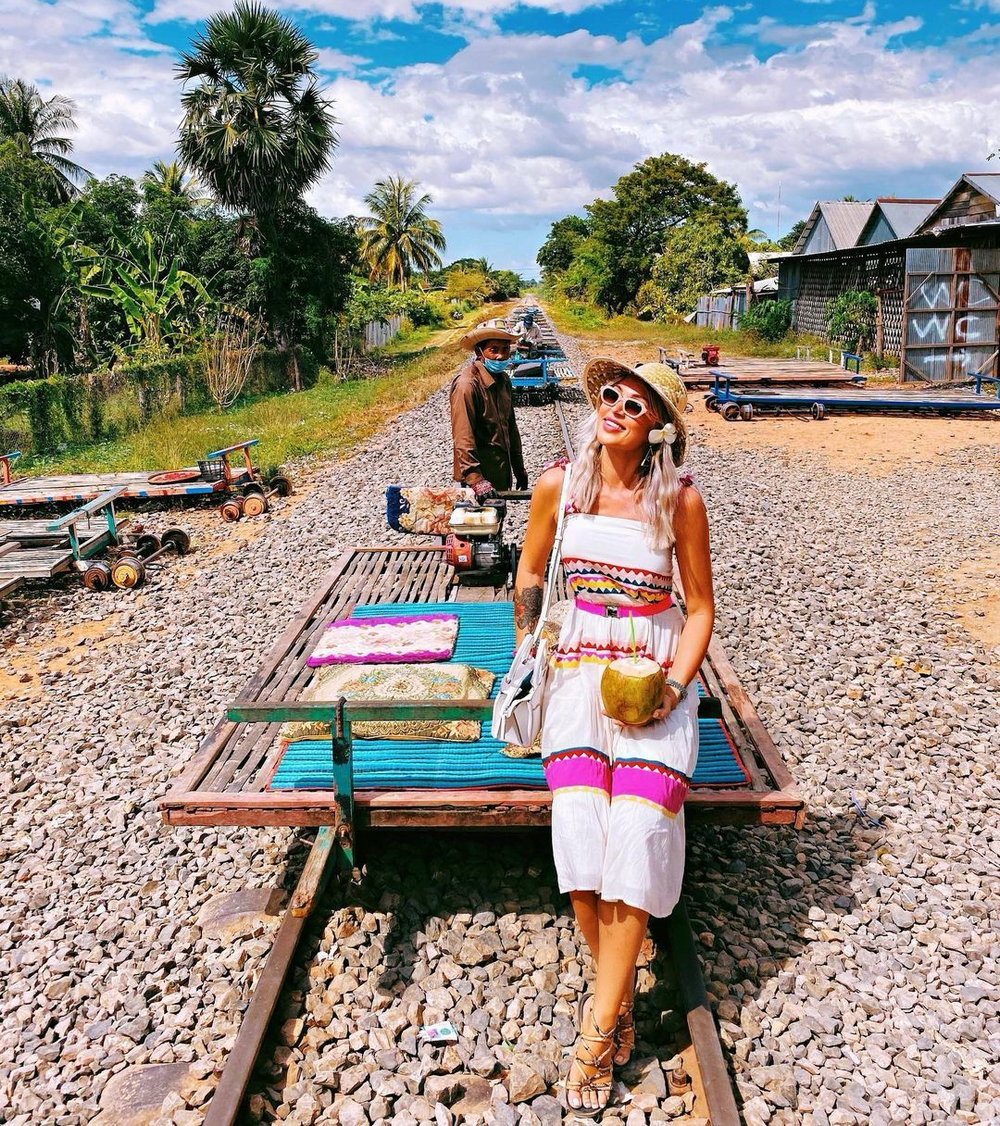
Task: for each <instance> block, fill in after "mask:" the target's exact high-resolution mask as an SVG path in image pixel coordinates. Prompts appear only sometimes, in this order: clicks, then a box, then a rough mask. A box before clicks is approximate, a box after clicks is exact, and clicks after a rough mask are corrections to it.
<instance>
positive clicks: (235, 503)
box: [219, 497, 243, 524]
mask: <svg viewBox="0 0 1000 1126" xmlns="http://www.w3.org/2000/svg"><path fill="white" fill-rule="evenodd" d="M219 515H220V516H221V517H222V519H223V520H225V522H226V523H227V524H233V523H235V522H236V521H237V520H239V518H240V517H241V516H242V515H243V500H242V498H240V497H234V498H232V499H230V500H226V501H223V502H222V504H221V505H220V506H219Z"/></svg>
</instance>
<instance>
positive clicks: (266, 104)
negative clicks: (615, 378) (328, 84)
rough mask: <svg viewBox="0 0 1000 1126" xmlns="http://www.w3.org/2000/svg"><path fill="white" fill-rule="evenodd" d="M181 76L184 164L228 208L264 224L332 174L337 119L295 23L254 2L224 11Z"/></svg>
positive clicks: (180, 68)
mask: <svg viewBox="0 0 1000 1126" xmlns="http://www.w3.org/2000/svg"><path fill="white" fill-rule="evenodd" d="M192 46H193V50H192V51H191V52H190V53H188V54H182V55H181V61H180V62H179V63H178V64H177V66H176V68H175V71H176V75H177V77H178V78H179V79H180V81H181V82H183V83H196V85H193V86H191V87H189V88H188V89H186V90H185V92H184V94H183V95H182V96H181V106H182V107H183V109H184V118H183V120H182V122H181V127H180V140H179V141H178V145H177V149H178V152H179V153H180V156H181V160H182V162H183V164H184V165H185V166H186V167H187V168H190V169H191V170H192V171H193V172H194V173H195V174H197V175H198V177H199V178H200V179H201V180H202V181H203V182H204V183H205V184H207V185H208V187H210V188H211V190H212V191H213V193H214V194H215V196H216V198H217V199H218V200H219V202H220V203H222V204H223V205H224V206H226V207H232V208H235V209H237V210H241V211H247V212H249V213H250V214H252V215H254V216H256V217H258V218H266V217H267V216H270V215H273V214H274V212H275V211H277V210H278V209H279V208H281V207H282V206H284V205H286V204H290V203H293V202H294V201H295V200H297V199H298V198H299V197H300V196H301V195H302V193H303V192H304V191H305V189H306V188H308V187H309V186H310V184H313V183H315V182H316V180H317V179H318V178H319V177H320V176H321V175H322V174H323V173H324V172H325V171H326V170H327V168H329V166H330V159H331V157H332V155H333V150H334V149H335V148H336V145H337V135H336V133H335V132H334V128H333V127H334V125H335V124H336V121H335V119H334V117H333V115H332V114H331V112H330V103H329V102H328V101H326V100H325V99H324V98H323V97H322V94H321V92H320V89H319V84H318V81H317V77H316V73H315V71H314V70H313V63H315V61H316V59H317V58H318V53H317V51H316V49H315V47H313V45H312V44H311V43H310V42H309V40H308V39H306V37H305V36H304V35H303V34H302V32H301V31H299V29H298V28H297V27H296V26H295V24H293V23H292V22H291V21H290V20H287V19H285V18H284V17H282V16H281V15H279V14H278V13H277V12H275V11H272V10H270V9H268V8H264V7H262V6H261V5H260V4H258V3H257V2H256V0H237V2H236V6H235V8H234V9H233V11H232V12H220V13H217V14H216V15H214V16H212V18H211V19H209V21H208V23H207V24H206V25H205V32H204V34H203V35H202V36H200V37H199V38H197V39H195V40H194V42H193V44H192Z"/></svg>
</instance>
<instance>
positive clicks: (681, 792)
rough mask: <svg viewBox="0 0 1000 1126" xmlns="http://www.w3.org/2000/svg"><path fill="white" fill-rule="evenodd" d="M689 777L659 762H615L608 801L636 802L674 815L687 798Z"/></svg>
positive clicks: (624, 760) (671, 815) (626, 760)
mask: <svg viewBox="0 0 1000 1126" xmlns="http://www.w3.org/2000/svg"><path fill="white" fill-rule="evenodd" d="M688 784H689V780H688V778H687V777H685V775H683V774H681V773H680V771H678V770H671V769H670V768H669V767H667V766H663V765H662V764H661V763H658V762H646V761H643V760H638V759H623V760H619V761H618V762H616V763H615V766H614V773H613V776H612V782H611V800H612V801H613V802H615V801H638V802H643V803H644V804H646V805H652V806H656V808H657V809H659V810H660V811H661V812H662V813H663V814H664V815H665V816H667V817H676V816H677V814H678V813H680V811H681V808H682V807H683V805H684V799H685V798H686V797H687V792H688Z"/></svg>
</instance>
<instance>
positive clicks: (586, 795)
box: [542, 480, 698, 917]
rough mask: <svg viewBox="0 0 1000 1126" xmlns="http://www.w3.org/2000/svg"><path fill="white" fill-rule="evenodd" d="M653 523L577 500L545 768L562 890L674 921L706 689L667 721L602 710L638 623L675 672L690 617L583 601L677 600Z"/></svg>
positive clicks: (646, 652)
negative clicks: (593, 607) (611, 612)
mask: <svg viewBox="0 0 1000 1126" xmlns="http://www.w3.org/2000/svg"><path fill="white" fill-rule="evenodd" d="M685 483H688V481H687V480H685ZM644 529H645V525H644V524H643V523H641V522H640V521H638V520H630V519H625V518H622V517H617V516H600V515H588V514H581V513H577V512H574V511H573V510H572V506H570V507H568V508H567V515H566V526H565V530H564V533H563V543H562V564H563V568H564V571H565V574H566V581H567V586H568V588H569V591H570V593H571V594H572V596H573V597H574V600H575V601H574V604H573V606H572V607H571V609H570V611H569V614H568V615H567V617H566V620H565V621H564V623H563V626H562V629H561V631H560V634H559V641H558V643H557V645H556V647H555V649H554V651H553V653H552V657H551V669H550V674H549V680H548V685H547V697H546V703H545V718H544V722H543V728H542V764H543V766H544V769H545V777H546V781H547V782H548V786H549V789H550V790H551V791H552V850H553V854H554V857H555V863H556V871H557V873H558V877H559V889H560V891H563V892H570V891H594V892H597V893H598V895H599V896H600V897H601V898H602V899H604V900H613V901H620V902H623V903H626V904H628V905H629V906H631V907H635V908H637V909H638V910H642V911H648V912H649V914H651V915H654V916H659V917H665V916H667V915H669V914H670V912H671V911H672V910H673V909H674V906H675V905H676V903H677V900H678V899H679V898H680V893H681V883H682V881H683V877H684V848H685V844H684V798H685V797H686V795H687V792H688V787H689V784H690V779H691V775H692V773H693V771H694V767H695V762H696V761H697V758H698V700H697V693H696V692H695V691H694V689H693V687H692V690H691V691H689V693H688V696H687V699H686V700H683V701H681V703H680V704H678V705H677V707H676V708H674V709H673V711H672V712H671V713H670V715H669V716H668V717H667V718H666V719H664V720H653V721H652V722H651V723H649V724H647V725H646V726H644V727H625V728H619V727H618V726H617V725H616V724H615V723H614V722H613V721H612V720H610V719H609V718H608V717H607V716H605V715H604V714H603V713H602V706H601V691H600V684H601V675H602V674H603V672H604V669H605V668H606V667H607V665H608V664H610V662H611V661H613V660H615V659H617V658H618V657H624V656H628V655H629V654H631V653H632V630H633V628H634V630H635V643H636V651H637V652H638V653H639V654H640V655H641V656H645V657H650V658H652V659H653V660H654V661H656V662H657V663H658V664H659V665H660V666H661V667H662V668H663V669H664V671H665V672H666V674H667V675H668V676H669V675H670V671H669V670H670V666H671V664H672V662H673V656H674V653H675V651H676V649H677V642H678V640H679V638H680V634H681V629H682V628H683V625H684V618H683V615H682V614H681V612H680V610H679V609H678V608H677V607H676V606H674V605H670V606H669V608H667V609H664V610H661V611H660V612H659V613H656V614H652V615H649V616H642V617H640V616H633V617H619V618H615V617H606V616H604V615H603V614H601V613H594V612H590V611H587V610H585V609H582V608H581V606H580V605H579V601H580V600H585V601H587V602H589V603H599V604H604V605H617V606H642V605H650V604H654V603H658V602H661V601H663V600H666V599H667V598H668V597H669V595H670V591H671V586H672V583H673V567H672V556H673V552H672V551H671V550H657V549H654V548H652V547H650V545H649V543H648V542H647V540H646V536H645V531H644Z"/></svg>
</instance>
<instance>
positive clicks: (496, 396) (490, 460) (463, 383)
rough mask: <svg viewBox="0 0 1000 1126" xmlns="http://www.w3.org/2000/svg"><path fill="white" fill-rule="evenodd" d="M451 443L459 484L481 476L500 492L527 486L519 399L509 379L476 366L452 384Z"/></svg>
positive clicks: (466, 367)
mask: <svg viewBox="0 0 1000 1126" xmlns="http://www.w3.org/2000/svg"><path fill="white" fill-rule="evenodd" d="M449 394H450V400H451V437H452V442H453V443H454V448H455V459H454V472H455V480H456V481H461V482H462V483H463V484H465V483H467V478H468V475H469V474H470V473H471V474H473V475H475V474H477V473H478V474H481V475H482V476H483V477H485V478H486V480H487V481H489V483H490V484H491V485H492V486H493V488H494V489H497V490H498V491H500V490H503V489H509V488H510V487H511V485H512V484H513V483H514V482H515V481H516V480H520V481H526V480H527V474H526V473H525V471H524V456H523V454H522V453H521V435H520V434H519V433H518V429H517V422H516V421H515V420H514V393H513V389H512V388H511V385H510V380H509V379H508V378H507V376H506V375H500V376H496V375H490V373H489V372H488V371H487V370H486V368H484V367H483V365H482V364H481V363H480V362H479V361H478V360H472V361H471V362H470V363H469V364H467V365H466V366H465V367H464V368H462V370H461V371H460V372H459V373H458V375H456V376H455V378H454V379H453V380H452V384H451V391H450V393H449Z"/></svg>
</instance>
